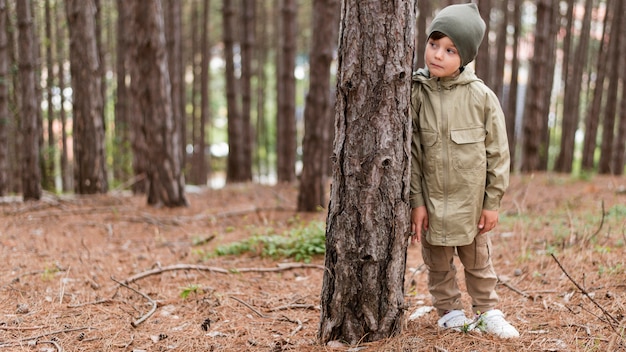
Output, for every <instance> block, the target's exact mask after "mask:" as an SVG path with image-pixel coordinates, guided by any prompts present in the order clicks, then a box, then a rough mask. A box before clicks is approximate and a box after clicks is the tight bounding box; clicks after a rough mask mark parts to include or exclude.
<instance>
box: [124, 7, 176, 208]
mask: <svg viewBox="0 0 626 352" xmlns="http://www.w3.org/2000/svg"><path fill="white" fill-rule="evenodd" d="M130 6H131V8H130V13H131V14H132V15H131V16H132V24H133V25H132V33H133V35H134V39H135V41H134V43H133V45H132V48H131V50H130V51H131V59H132V61H134V62H135V65H134V66H133V70H132V72H131V91H132V94H133V100H134V103H135V104H137V109H136V111H137V112H138V114H139V115H138V118H139V119H140V121H141V123H142V125H141V127H142V128H141V130H142V131H144V136H143V138H145V141H146V145H148V146H150V149H149V151H148V153H147V158H148V170H147V171H148V173H147V179H148V182H149V190H148V204H150V205H154V206H160V205H165V206H167V207H176V206H183V205H187V199H186V198H185V192H184V187H185V181H184V176H183V174H182V160H181V158H180V152H179V149H178V148H177V147H178V146H179V145H180V136H179V135H178V133H177V130H176V126H175V121H174V114H173V112H172V111H173V107H172V95H171V85H170V80H169V70H168V65H167V52H166V48H165V33H164V28H163V9H162V8H161V2H160V1H159V0H150V1H148V0H136V1H133V2H132V3H131V4H130Z"/></svg>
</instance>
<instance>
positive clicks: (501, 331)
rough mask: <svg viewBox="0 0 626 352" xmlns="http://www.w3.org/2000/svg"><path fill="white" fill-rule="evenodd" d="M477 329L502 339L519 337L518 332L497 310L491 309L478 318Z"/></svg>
mask: <svg viewBox="0 0 626 352" xmlns="http://www.w3.org/2000/svg"><path fill="white" fill-rule="evenodd" d="M477 327H478V329H480V330H481V331H484V332H487V333H490V334H494V335H496V336H498V337H501V338H503V339H508V338H513V337H519V332H518V331H517V329H515V328H514V327H513V325H511V324H509V322H508V321H506V319H504V313H502V312H501V311H500V310H499V309H493V310H490V311H487V312H485V313H483V314H481V315H480V316H479V317H478V325H477Z"/></svg>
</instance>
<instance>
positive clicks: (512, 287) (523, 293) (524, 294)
mask: <svg viewBox="0 0 626 352" xmlns="http://www.w3.org/2000/svg"><path fill="white" fill-rule="evenodd" d="M498 282H499V283H501V284H502V285H504V286H505V287H506V288H508V289H509V290H511V291H513V292H515V293H517V294H519V295H520V296H522V297H524V298H527V299H530V300H535V297H533V296H532V295H530V294H528V293H526V292H523V291H521V290H519V289H517V288H515V287H514V286H513V285H511V284H509V283H508V282H506V281H502V280H500V277H498Z"/></svg>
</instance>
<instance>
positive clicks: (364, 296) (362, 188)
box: [319, 0, 415, 344]
mask: <svg viewBox="0 0 626 352" xmlns="http://www.w3.org/2000/svg"><path fill="white" fill-rule="evenodd" d="M414 6H415V2H414V1H412V0H402V1H396V2H395V4H394V6H391V5H386V3H385V2H364V1H360V0H344V4H343V7H342V9H343V11H342V18H341V22H342V24H343V25H342V26H341V33H340V46H339V66H338V78H337V79H338V82H337V105H336V116H335V128H336V136H335V142H334V152H333V156H332V158H333V160H334V167H333V185H332V189H331V195H330V206H329V210H328V217H327V221H326V259H325V267H326V270H325V271H324V280H323V287H322V294H321V321H320V331H319V338H320V340H321V342H322V343H326V342H328V341H330V340H342V341H347V342H348V343H350V344H356V343H359V342H366V341H373V340H379V339H382V338H386V337H389V336H392V335H394V334H398V333H399V332H401V330H402V325H403V322H404V317H403V312H404V309H405V302H404V272H405V269H406V249H407V245H408V239H409V236H408V234H409V223H410V221H409V212H410V209H409V177H410V165H409V164H410V153H411V152H410V147H411V119H410V117H409V112H410V110H409V109H410V93H411V85H410V82H411V75H412V61H413V60H412V59H413V52H414V38H415V37H414V26H415V8H414Z"/></svg>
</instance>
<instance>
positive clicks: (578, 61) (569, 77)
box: [554, 0, 593, 173]
mask: <svg viewBox="0 0 626 352" xmlns="http://www.w3.org/2000/svg"><path fill="white" fill-rule="evenodd" d="M570 5H571V6H574V3H573V1H572V3H571V4H570ZM591 5H593V1H592V0H586V1H585V14H584V18H583V24H582V29H581V30H580V36H579V38H578V46H577V47H576V49H575V50H573V51H572V52H571V53H568V55H569V56H570V58H569V61H568V62H570V63H571V64H570V65H569V66H568V67H564V69H565V70H566V74H565V77H566V78H565V89H564V92H563V119H562V123H561V148H560V151H559V155H558V157H557V159H556V164H555V167H554V168H555V170H556V171H558V172H564V173H570V172H572V168H573V164H574V150H575V149H576V140H575V138H576V131H577V130H578V123H579V121H580V108H579V106H580V95H581V92H582V83H583V74H584V68H585V67H586V66H587V52H588V50H589V36H590V29H591ZM570 31H571V32H573V31H574V26H573V25H572V26H571V27H570Z"/></svg>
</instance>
